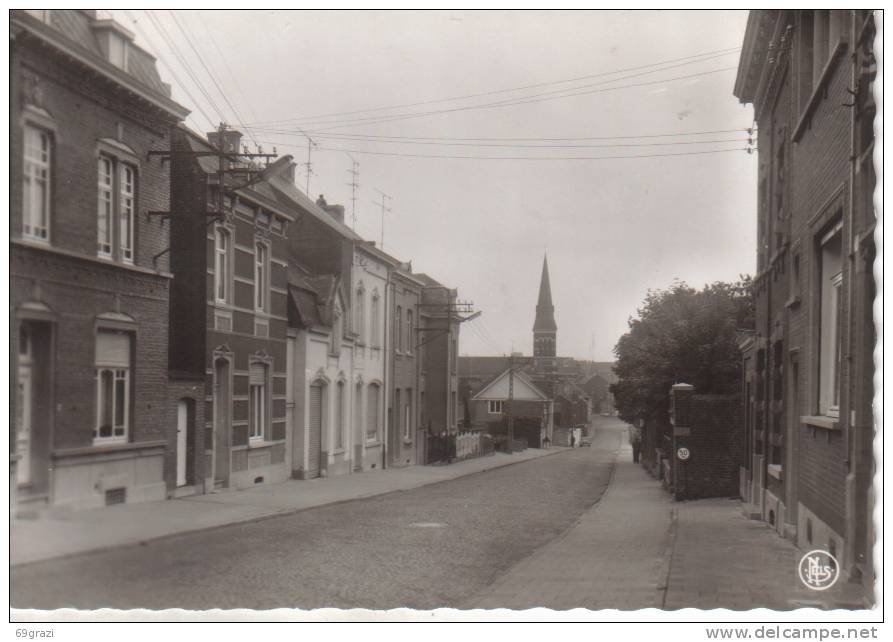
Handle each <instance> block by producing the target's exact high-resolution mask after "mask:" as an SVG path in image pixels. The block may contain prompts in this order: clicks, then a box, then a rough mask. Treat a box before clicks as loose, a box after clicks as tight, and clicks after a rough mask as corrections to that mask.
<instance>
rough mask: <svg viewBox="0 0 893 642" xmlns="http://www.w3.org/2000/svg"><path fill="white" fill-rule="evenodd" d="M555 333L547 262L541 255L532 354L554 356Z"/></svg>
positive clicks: (556, 328)
mask: <svg viewBox="0 0 893 642" xmlns="http://www.w3.org/2000/svg"><path fill="white" fill-rule="evenodd" d="M557 333H558V325H557V324H556V323H555V306H554V305H552V286H551V284H550V283H549V262H548V259H547V258H546V256H545V255H543V274H542V276H541V277H540V293H539V298H538V299H537V303H536V320H535V321H534V322H533V356H534V357H554V356H555V339H556V335H557Z"/></svg>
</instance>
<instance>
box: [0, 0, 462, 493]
mask: <svg viewBox="0 0 893 642" xmlns="http://www.w3.org/2000/svg"><path fill="white" fill-rule="evenodd" d="M10 41H11V42H10V44H11V93H10V106H11V109H10V154H11V163H10V167H11V180H10V192H11V199H10V206H11V207H10V271H11V308H10V328H11V330H10V335H11V336H10V345H11V350H12V359H11V363H10V381H11V392H12V395H11V399H12V403H11V404H10V453H11V455H10V488H11V489H13V495H14V497H13V500H14V505H16V506H19V507H22V506H24V505H31V506H33V507H40V506H71V507H92V506H102V505H108V504H115V503H122V502H136V501H148V500H157V499H164V498H170V497H175V496H181V495H185V494H192V493H206V492H211V491H212V490H214V489H218V488H244V487H247V486H253V485H255V484H262V483H271V482H276V481H282V480H285V479H288V478H299V479H306V478H312V477H319V476H329V475H345V474H351V473H356V472H361V471H368V470H371V469H382V468H388V467H392V466H406V465H413V464H418V463H424V461H425V452H426V449H425V444H426V438H427V437H428V435H441V434H442V433H450V432H455V430H456V426H457V400H456V356H457V354H458V338H459V337H458V335H459V326H460V323H461V318H460V317H459V316H458V314H457V313H456V306H455V302H456V297H457V293H456V291H455V290H454V289H450V288H448V287H445V286H443V285H441V284H440V283H438V282H437V281H435V280H434V279H433V278H431V277H429V276H427V275H425V274H417V273H414V272H413V271H412V266H411V264H410V263H408V262H404V261H401V260H398V259H397V258H395V257H393V256H390V255H388V254H386V253H385V252H383V251H382V250H381V249H380V248H378V247H376V245H375V244H374V243H372V242H368V241H365V240H363V239H362V238H360V237H359V236H358V235H357V234H355V233H354V232H353V231H352V230H351V228H350V227H348V226H346V225H345V223H344V209H343V208H342V207H340V206H337V205H331V206H330V205H328V204H326V202H325V201H324V199H321V198H320V199H318V200H317V201H314V200H312V199H310V198H308V197H307V196H306V195H305V194H304V193H302V192H301V191H300V190H299V189H298V188H297V187H296V186H295V163H294V162H292V161H291V158H290V157H284V158H281V159H278V160H276V161H273V162H269V161H270V160H271V159H259V158H252V157H249V156H248V155H247V154H246V152H245V151H244V148H243V147H242V145H241V134H240V133H239V132H237V131H234V130H232V129H228V128H227V127H225V126H221V127H220V129H219V130H217V131H215V132H211V133H209V134H208V135H207V136H200V135H197V134H196V133H194V132H193V131H191V130H189V129H188V128H186V127H185V126H184V124H183V121H184V119H185V117H186V116H187V114H188V113H189V111H188V109H186V108H185V107H183V106H182V105H180V104H178V103H176V102H175V101H173V100H172V99H171V91H170V87H169V86H168V85H167V84H166V83H164V82H162V80H161V78H160V76H159V73H158V70H157V68H156V61H155V59H154V58H153V57H152V56H151V55H150V54H149V53H147V52H146V51H145V50H143V49H142V48H140V46H138V45H137V44H136V43H135V42H134V36H133V34H132V33H131V32H129V31H128V30H127V29H125V28H124V27H122V26H121V25H120V24H118V23H116V22H115V21H114V20H111V19H105V18H103V17H101V16H98V15H97V13H96V12H95V11H89V10H28V11H13V12H12V13H11V23H10Z"/></svg>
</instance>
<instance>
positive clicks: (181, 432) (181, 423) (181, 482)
mask: <svg viewBox="0 0 893 642" xmlns="http://www.w3.org/2000/svg"><path fill="white" fill-rule="evenodd" d="M188 419H189V412H188V408H187V406H186V400H185V399H180V401H179V402H177V486H185V485H186V443H187V441H186V436H187V434H188Z"/></svg>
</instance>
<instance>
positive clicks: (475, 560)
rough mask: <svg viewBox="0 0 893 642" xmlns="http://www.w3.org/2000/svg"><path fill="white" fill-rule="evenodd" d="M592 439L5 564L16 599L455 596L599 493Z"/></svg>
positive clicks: (39, 604)
mask: <svg viewBox="0 0 893 642" xmlns="http://www.w3.org/2000/svg"><path fill="white" fill-rule="evenodd" d="M615 423H616V425H615V426H614V428H613V429H606V430H602V431H600V433H599V434H598V436H597V437H596V439H595V444H594V445H593V447H592V448H579V449H576V450H573V451H567V452H565V453H561V454H558V455H554V456H550V457H545V458H542V459H538V460H534V461H529V462H525V463H521V464H517V465H512V466H507V467H505V468H500V469H497V470H492V471H488V472H485V473H481V474H476V475H470V476H468V477H464V478H461V479H457V480H454V481H449V482H444V483H441V484H436V485H432V486H426V487H423V488H419V489H416V490H412V491H406V492H399V493H393V494H390V495H386V496H381V497H376V498H372V499H363V500H359V501H352V502H348V503H344V504H339V505H334V506H329V507H322V508H317V509H312V510H306V511H303V512H300V513H297V514H294V515H290V516H284V517H279V518H273V519H268V520H265V521H261V522H256V523H249V524H241V525H233V526H228V527H223V528H219V529H215V530H212V531H205V532H201V533H194V534H190V535H182V536H177V537H171V538H168V539H165V540H160V541H156V542H152V543H150V544H148V545H147V546H136V547H129V548H124V549H117V550H112V551H108V552H105V553H95V554H87V555H82V556H78V557H74V558H69V559H61V560H56V561H48V562H44V563H39V564H33V565H27V566H23V567H16V568H13V569H12V570H11V578H10V579H11V603H12V605H13V606H14V607H20V608H28V607H31V608H44V609H49V608H62V607H74V608H99V607H113V608H125V609H126V608H138V607H145V608H151V609H159V608H184V609H210V608H255V609H269V608H281V607H284V608H317V607H325V606H332V607H340V608H357V607H366V608H377V609H385V608H397V607H401V606H406V607H412V608H416V609H430V608H436V607H443V606H447V607H450V606H451V607H458V606H461V605H462V604H463V603H464V602H465V601H466V600H467V598H468V596H470V595H474V594H476V593H477V592H479V591H480V590H481V589H482V588H484V587H486V586H488V585H489V584H491V583H492V582H493V581H494V580H495V579H496V578H498V577H499V576H501V575H503V574H504V573H505V572H506V571H507V570H508V569H510V568H511V567H512V566H514V565H515V564H517V563H518V562H520V561H521V560H523V559H524V558H526V557H528V556H529V555H531V554H532V553H533V552H534V551H536V550H537V549H539V548H540V547H542V546H543V545H545V544H547V543H548V542H549V541H551V540H552V539H554V538H555V537H557V536H559V535H560V534H562V533H563V532H564V531H565V530H567V528H569V527H570V526H571V525H572V524H573V523H574V522H575V521H576V520H577V519H578V518H579V517H580V515H581V514H583V513H584V512H585V511H586V510H587V509H589V508H590V507H591V506H592V505H593V504H594V503H595V502H597V501H598V500H599V498H600V497H601V496H602V494H603V493H604V490H605V488H606V487H607V485H608V481H609V479H610V476H611V469H612V465H613V460H614V457H615V454H614V453H615V452H616V450H617V448H618V446H619V444H620V442H621V436H622V430H621V428H620V424H619V422H615Z"/></svg>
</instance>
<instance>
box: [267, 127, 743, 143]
mask: <svg viewBox="0 0 893 642" xmlns="http://www.w3.org/2000/svg"><path fill="white" fill-rule="evenodd" d="M255 129H256V130H258V129H259V130H261V131H269V132H283V133H284V132H291V131H293V130H274V129H269V130H268V129H263V128H255ZM301 131H303V130H301ZM752 131H753V130H752V128H749V127H740V128H738V129H714V130H709V131H700V132H673V133H663V134H638V135H635V136H633V135H626V136H571V137H566V138H542V137H540V138H536V137H529V138H519V137H514V138H493V137H481V138H456V137H442V136H388V135H383V134H358V133H354V132H350V133H341V132H324V131H317V130H312V129H311V130H308V133H310V134H313V135H315V136H318V137H320V138H326V137H327V136H328V135H332V136H336V137H345V136H351V137H356V138H363V139H370V140H375V139H379V138H387V139H408V140H431V141H476V140H482V141H575V140H623V139H635V138H665V137H668V136H701V135H708V134H731V133H735V132H748V133H751V132H752Z"/></svg>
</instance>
